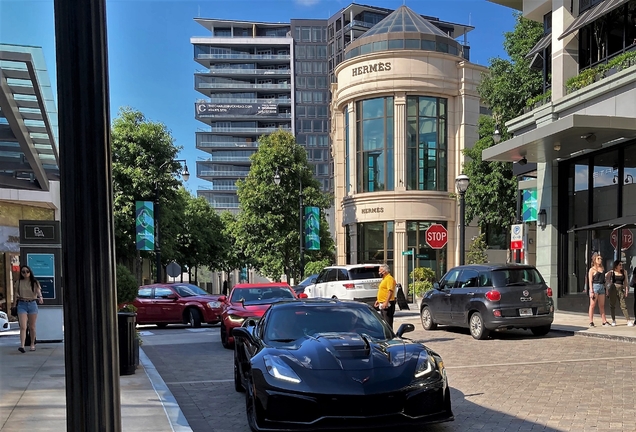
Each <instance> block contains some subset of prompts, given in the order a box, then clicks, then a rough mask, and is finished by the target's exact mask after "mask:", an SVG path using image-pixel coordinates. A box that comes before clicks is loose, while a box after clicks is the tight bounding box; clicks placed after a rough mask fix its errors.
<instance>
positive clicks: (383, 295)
mask: <svg viewBox="0 0 636 432" xmlns="http://www.w3.org/2000/svg"><path fill="white" fill-rule="evenodd" d="M379 273H380V276H382V281H381V282H380V285H379V286H378V294H377V297H376V298H377V300H376V301H375V307H376V308H378V309H380V313H381V315H382V318H384V320H385V321H386V322H387V323H388V324H389V326H390V327H391V329H393V315H395V279H393V276H391V270H390V269H389V266H388V265H386V264H382V265H381V266H380V270H379Z"/></svg>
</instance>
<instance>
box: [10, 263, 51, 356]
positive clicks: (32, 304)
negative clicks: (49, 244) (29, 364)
mask: <svg viewBox="0 0 636 432" xmlns="http://www.w3.org/2000/svg"><path fill="white" fill-rule="evenodd" d="M13 291H14V293H13V298H14V299H16V300H15V301H16V303H15V305H14V306H17V309H18V321H19V322H20V348H18V351H20V352H21V353H24V352H26V351H25V350H24V343H25V340H26V333H27V325H28V326H29V332H30V333H31V351H35V323H36V321H37V319H38V303H39V304H42V303H43V302H44V300H43V299H42V287H41V286H40V283H39V282H38V281H37V280H36V279H35V276H33V272H32V271H31V268H30V267H29V266H26V265H23V266H22V267H20V279H18V280H17V281H16V282H15V285H14V286H13Z"/></svg>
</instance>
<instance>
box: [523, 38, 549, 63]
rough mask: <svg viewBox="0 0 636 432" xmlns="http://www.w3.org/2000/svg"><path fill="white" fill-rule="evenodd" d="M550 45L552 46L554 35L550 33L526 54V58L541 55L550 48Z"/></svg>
mask: <svg viewBox="0 0 636 432" xmlns="http://www.w3.org/2000/svg"><path fill="white" fill-rule="evenodd" d="M550 44H552V33H548V34H547V35H545V36H543V37H542V38H541V39H539V42H537V44H536V45H535V46H533V47H532V49H531V50H530V51H528V54H526V58H527V59H528V58H532V57H533V56H534V55H535V54H541V53H542V52H543V50H544V49H546V48H547V47H549V46H550Z"/></svg>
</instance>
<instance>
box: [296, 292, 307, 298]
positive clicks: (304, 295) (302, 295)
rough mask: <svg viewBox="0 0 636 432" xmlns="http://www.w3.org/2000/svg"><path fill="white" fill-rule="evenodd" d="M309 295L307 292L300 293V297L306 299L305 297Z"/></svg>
mask: <svg viewBox="0 0 636 432" xmlns="http://www.w3.org/2000/svg"><path fill="white" fill-rule="evenodd" d="M308 297H309V296H308V295H307V294H305V293H300V294H298V298H303V299H304V298H308Z"/></svg>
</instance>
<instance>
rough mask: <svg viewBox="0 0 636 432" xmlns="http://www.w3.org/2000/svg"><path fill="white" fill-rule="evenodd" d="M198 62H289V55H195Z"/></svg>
mask: <svg viewBox="0 0 636 432" xmlns="http://www.w3.org/2000/svg"><path fill="white" fill-rule="evenodd" d="M197 59H199V60H289V59H291V56H290V55H289V54H197Z"/></svg>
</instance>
